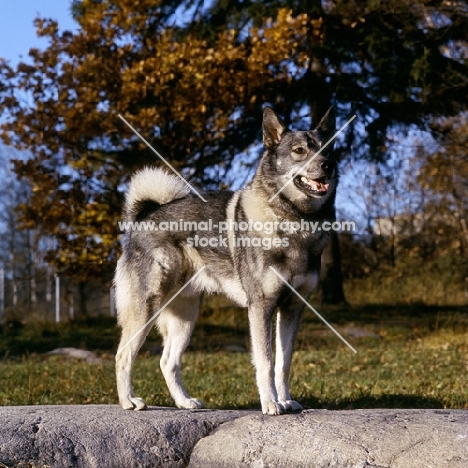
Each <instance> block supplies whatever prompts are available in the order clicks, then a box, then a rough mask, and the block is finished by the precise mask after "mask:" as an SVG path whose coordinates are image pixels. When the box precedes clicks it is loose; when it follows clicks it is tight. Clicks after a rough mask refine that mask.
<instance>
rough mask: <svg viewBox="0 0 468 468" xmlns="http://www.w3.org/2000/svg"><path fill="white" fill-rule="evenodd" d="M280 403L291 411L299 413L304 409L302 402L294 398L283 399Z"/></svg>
mask: <svg viewBox="0 0 468 468" xmlns="http://www.w3.org/2000/svg"><path fill="white" fill-rule="evenodd" d="M280 403H281V404H282V405H283V406H284V409H285V410H286V411H288V412H290V413H297V412H299V411H302V410H303V409H304V408H303V407H302V405H301V404H300V403H298V402H297V401H294V400H282V401H280Z"/></svg>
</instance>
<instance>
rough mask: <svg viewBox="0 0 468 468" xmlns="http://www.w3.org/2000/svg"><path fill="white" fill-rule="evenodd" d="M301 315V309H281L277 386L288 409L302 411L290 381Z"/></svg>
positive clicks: (277, 350) (276, 372) (277, 331)
mask: <svg viewBox="0 0 468 468" xmlns="http://www.w3.org/2000/svg"><path fill="white" fill-rule="evenodd" d="M300 317H301V311H300V309H298V310H297V312H294V311H290V312H284V311H282V310H279V311H278V316H277V322H276V363H275V386H276V390H277V392H278V400H279V402H280V403H281V404H282V405H283V406H284V408H285V409H286V411H301V410H302V409H303V408H302V405H301V404H300V403H298V402H297V401H294V400H293V399H292V398H291V395H290V393H289V382H288V381H289V371H290V368H291V359H292V349H293V344H294V340H295V338H296V334H297V329H298V327H299V323H300Z"/></svg>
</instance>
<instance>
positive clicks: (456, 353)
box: [0, 301, 468, 409]
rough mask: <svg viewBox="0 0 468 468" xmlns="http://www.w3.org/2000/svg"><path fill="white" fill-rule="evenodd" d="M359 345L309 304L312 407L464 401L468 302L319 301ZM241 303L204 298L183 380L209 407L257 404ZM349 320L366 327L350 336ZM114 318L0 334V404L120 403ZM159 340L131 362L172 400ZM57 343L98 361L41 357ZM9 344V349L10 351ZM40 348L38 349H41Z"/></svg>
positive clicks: (306, 330)
mask: <svg viewBox="0 0 468 468" xmlns="http://www.w3.org/2000/svg"><path fill="white" fill-rule="evenodd" d="M322 312H323V314H324V315H325V316H326V318H327V319H328V320H329V321H330V322H331V323H333V324H334V325H335V326H336V327H337V329H338V330H339V331H340V333H341V334H342V335H343V336H344V337H345V338H346V339H347V340H348V341H349V342H350V343H351V344H352V345H353V347H354V348H356V350H357V351H358V352H357V354H354V353H353V352H352V351H351V350H350V349H348V348H347V347H346V346H345V345H344V344H343V343H342V342H341V341H340V340H339V339H338V338H337V337H336V336H335V335H334V334H333V333H332V332H331V331H329V330H328V329H327V328H326V327H325V326H324V325H323V324H322V323H321V322H320V321H319V320H318V319H316V318H315V317H314V316H313V314H312V313H311V312H307V313H306V314H305V317H304V323H303V324H302V327H301V331H300V333H299V336H298V340H297V344H296V347H295V349H296V351H295V352H294V359H293V366H292V373H291V392H292V394H293V397H294V398H296V399H297V400H299V401H300V402H302V403H303V405H304V406H305V407H306V408H329V409H340V408H373V407H389V408H402V407H412V408H468V378H467V375H468V333H467V330H468V310H467V309H466V308H460V307H458V308H450V307H447V308H440V307H423V306H407V307H398V308H395V307H385V306H380V307H378V306H373V307H361V308H355V309H346V310H340V309H336V310H332V309H329V310H325V311H322ZM247 325H248V324H247V316H246V312H245V311H240V312H238V313H237V314H235V313H234V312H233V310H231V309H228V308H225V307H224V306H223V305H222V304H221V305H220V304H219V303H217V302H216V301H215V302H214V303H213V302H210V303H209V304H208V305H205V312H204V314H202V317H201V319H200V321H199V323H198V324H197V326H196V329H195V333H194V336H193V339H192V343H191V345H190V347H189V350H188V351H187V352H186V354H185V355H184V362H183V372H182V375H183V380H184V383H185V385H186V388H187V390H188V391H189V393H190V394H191V395H192V396H195V397H197V398H200V399H201V400H203V401H204V403H205V406H206V407H208V408H256V409H258V408H259V403H258V396H257V390H256V386H255V380H254V371H253V368H252V365H251V363H250V355H249V353H247V352H246V353H233V352H227V351H224V350H223V349H224V346H225V345H228V344H237V345H242V346H245V347H248V342H249V341H248V326H247ZM350 329H354V331H355V329H358V330H360V331H366V332H367V333H369V334H371V335H373V336H370V337H363V338H353V337H352V336H350V331H351V332H352V331H353V330H350ZM117 341H118V329H117V328H116V326H115V323H114V321H113V320H112V319H99V320H87V321H81V322H75V323H69V324H63V325H60V326H57V325H44V324H43V325H41V326H39V325H36V326H33V327H24V328H23V329H19V330H15V331H8V330H7V331H6V333H4V334H3V336H1V337H0V352H1V353H2V355H3V356H4V358H3V360H2V361H1V363H0V381H1V385H0V405H27V404H34V405H36V404H90V403H117V395H116V390H115V383H114V382H115V377H114V363H113V356H114V353H115V349H116V347H117ZM160 345H161V342H160V338H159V337H158V335H157V334H156V333H155V332H152V333H151V334H150V336H149V338H148V340H147V342H146V344H145V346H144V348H143V350H142V352H141V353H140V356H139V357H138V359H137V362H136V366H135V369H134V379H133V380H134V387H135V393H136V394H137V395H139V396H141V397H143V398H145V399H146V401H147V402H148V403H149V404H150V405H158V406H173V402H172V400H171V398H170V396H169V394H168V391H167V388H166V385H165V383H164V381H163V378H162V376H161V372H160V370H159V356H157V355H154V350H155V349H157V348H158V347H159V346H160ZM58 346H76V347H82V348H85V349H91V350H98V351H99V354H100V355H101V356H102V363H99V364H88V363H85V362H80V361H76V360H66V359H64V358H60V357H53V358H45V357H44V355H43V354H41V353H43V352H44V351H49V350H51V349H53V348H54V347H58ZM7 351H8V352H7ZM38 351H39V352H38Z"/></svg>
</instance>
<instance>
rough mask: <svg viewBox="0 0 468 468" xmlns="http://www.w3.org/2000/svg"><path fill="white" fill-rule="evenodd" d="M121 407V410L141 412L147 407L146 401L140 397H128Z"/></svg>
mask: <svg viewBox="0 0 468 468" xmlns="http://www.w3.org/2000/svg"><path fill="white" fill-rule="evenodd" d="M121 405H122V408H123V409H126V410H135V411H142V410H145V409H146V408H147V407H148V405H147V404H146V401H145V400H143V398H140V397H128V398H127V399H126V400H125V401H124V402H122V403H121Z"/></svg>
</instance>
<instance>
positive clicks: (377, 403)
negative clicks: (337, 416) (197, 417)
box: [226, 394, 444, 411]
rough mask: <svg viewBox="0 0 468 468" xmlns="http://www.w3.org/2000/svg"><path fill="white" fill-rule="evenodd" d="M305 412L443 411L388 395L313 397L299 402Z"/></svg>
mask: <svg viewBox="0 0 468 468" xmlns="http://www.w3.org/2000/svg"><path fill="white" fill-rule="evenodd" d="M299 403H301V405H302V406H303V407H304V409H305V410H309V409H327V410H335V411H336V410H357V409H444V404H443V402H442V401H441V400H438V399H436V398H428V397H424V396H418V395H401V394H389V395H379V396H371V395H369V396H361V397H357V398H350V399H345V400H341V401H327V400H322V399H319V398H315V397H307V398H302V399H300V400H299ZM226 409H236V410H260V403H259V402H258V401H255V400H252V401H249V402H248V403H246V404H245V405H238V406H235V407H229V408H226Z"/></svg>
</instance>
